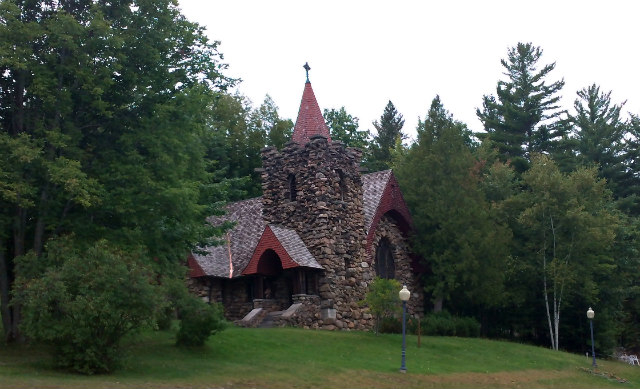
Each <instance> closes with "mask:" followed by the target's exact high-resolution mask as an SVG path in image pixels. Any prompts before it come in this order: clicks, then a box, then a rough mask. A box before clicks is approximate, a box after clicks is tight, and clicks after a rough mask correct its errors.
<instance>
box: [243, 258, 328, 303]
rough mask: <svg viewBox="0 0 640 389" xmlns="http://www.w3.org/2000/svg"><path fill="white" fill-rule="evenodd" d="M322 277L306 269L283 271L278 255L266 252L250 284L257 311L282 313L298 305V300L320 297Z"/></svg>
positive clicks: (251, 296) (301, 267)
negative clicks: (295, 298)
mask: <svg viewBox="0 0 640 389" xmlns="http://www.w3.org/2000/svg"><path fill="white" fill-rule="evenodd" d="M318 273H319V271H318V270H317V269H312V268H306V267H303V266H298V267H292V268H287V269H283V266H282V260H281V259H280V257H279V256H278V254H277V253H276V252H275V251H274V250H266V251H265V252H264V253H263V254H262V255H261V256H260V259H259V261H258V266H257V269H256V272H255V273H254V274H252V275H250V280H248V282H249V285H250V298H251V300H252V301H253V308H254V309H255V308H263V309H265V310H267V311H269V312H272V311H282V310H285V309H287V308H288V307H289V306H291V305H292V304H293V303H294V296H297V295H317V294H318Z"/></svg>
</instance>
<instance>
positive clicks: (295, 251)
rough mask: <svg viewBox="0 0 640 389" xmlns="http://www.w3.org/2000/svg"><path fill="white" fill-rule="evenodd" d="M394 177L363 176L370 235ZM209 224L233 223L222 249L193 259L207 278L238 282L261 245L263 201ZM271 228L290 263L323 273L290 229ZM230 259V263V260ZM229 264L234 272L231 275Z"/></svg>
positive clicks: (233, 206)
mask: <svg viewBox="0 0 640 389" xmlns="http://www.w3.org/2000/svg"><path fill="white" fill-rule="evenodd" d="M390 177H391V170H384V171H380V172H375V173H369V174H365V175H363V176H362V183H363V197H364V198H363V200H364V201H363V202H364V214H365V215H364V216H365V228H366V231H367V232H369V229H370V228H371V223H372V221H373V218H374V216H375V213H376V210H377V208H378V206H379V204H380V200H381V198H382V195H383V193H384V190H385V188H386V186H387V184H388V182H389V179H390ZM208 221H209V222H210V223H213V224H220V223H222V222H225V221H233V222H235V223H236V225H235V227H234V228H233V229H231V230H230V231H229V232H228V233H227V235H226V236H225V237H223V240H226V242H225V243H223V244H221V245H220V246H213V247H206V248H204V251H205V252H206V253H205V254H196V253H194V254H193V257H194V259H195V260H196V261H197V263H198V264H199V265H200V267H201V268H202V270H203V271H204V273H205V274H206V275H208V276H214V277H224V278H235V277H238V276H240V275H241V274H242V271H243V270H244V269H245V268H246V267H247V265H248V264H249V261H250V260H251V257H252V255H253V253H254V250H255V249H256V246H257V245H258V242H259V240H260V237H261V236H262V234H263V232H264V230H265V228H266V224H265V223H264V221H263V219H262V198H260V197H256V198H253V199H249V200H243V201H238V202H235V203H230V204H228V205H227V214H225V215H224V216H218V217H210V218H209V219H208ZM269 227H270V228H271V230H272V231H273V233H274V234H275V235H276V237H277V238H278V241H279V242H280V243H281V244H282V246H283V247H284V249H285V250H286V251H287V253H288V254H289V255H290V256H291V259H292V260H293V261H295V262H296V263H297V264H298V265H300V266H306V267H312V268H318V269H322V266H321V265H320V264H318V262H317V261H316V260H315V258H314V257H313V255H312V254H311V253H310V252H309V249H308V248H307V247H306V246H305V244H304V242H303V241H302V239H301V238H300V236H299V235H298V234H297V233H296V232H295V231H294V230H291V229H288V228H285V227H282V226H278V225H273V224H270V225H269ZM229 256H231V259H230V258H229ZM230 263H232V265H233V271H231V272H230Z"/></svg>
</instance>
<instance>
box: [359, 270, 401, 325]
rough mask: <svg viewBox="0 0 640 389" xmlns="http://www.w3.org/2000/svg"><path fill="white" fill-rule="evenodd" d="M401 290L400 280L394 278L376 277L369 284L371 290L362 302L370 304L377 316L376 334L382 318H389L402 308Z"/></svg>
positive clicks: (371, 309) (370, 308)
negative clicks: (399, 296) (399, 294)
mask: <svg viewBox="0 0 640 389" xmlns="http://www.w3.org/2000/svg"><path fill="white" fill-rule="evenodd" d="M399 291H400V282H399V281H397V280H393V279H386V278H380V277H376V278H375V279H374V280H373V282H371V283H370V284H369V291H368V292H367V294H366V295H365V299H364V300H363V301H361V304H366V305H368V306H369V310H370V311H371V313H372V314H373V315H374V316H375V318H376V328H375V331H376V335H377V334H378V331H379V330H380V327H381V325H382V322H383V320H382V319H385V318H389V317H391V316H393V315H394V314H396V313H397V312H398V311H399V310H400V299H399V298H398V292H399ZM382 332H384V331H382Z"/></svg>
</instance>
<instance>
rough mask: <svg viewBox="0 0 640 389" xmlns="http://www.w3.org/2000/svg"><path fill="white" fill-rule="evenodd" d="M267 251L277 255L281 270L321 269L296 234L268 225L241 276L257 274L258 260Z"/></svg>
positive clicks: (280, 227)
mask: <svg viewBox="0 0 640 389" xmlns="http://www.w3.org/2000/svg"><path fill="white" fill-rule="evenodd" d="M267 250H273V251H275V252H276V254H278V257H279V258H280V261H281V263H282V268H283V269H291V268H294V267H301V266H302V267H311V268H315V269H322V266H320V264H319V263H318V262H317V261H316V259H315V258H314V257H313V255H311V252H309V249H308V248H307V246H305V245H304V243H303V242H302V239H300V236H299V235H298V233H296V232H295V231H294V230H291V229H289V228H285V227H282V226H277V225H274V224H269V225H268V226H267V227H266V228H265V230H264V232H263V233H262V236H261V237H260V240H259V241H258V245H257V247H256V249H255V250H254V252H253V255H252V256H251V260H250V261H249V264H248V265H247V267H246V268H245V269H244V270H243V271H242V275H248V274H257V273H258V263H259V262H260V258H261V257H262V254H264V253H265V251H267Z"/></svg>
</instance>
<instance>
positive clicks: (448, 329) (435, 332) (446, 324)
mask: <svg viewBox="0 0 640 389" xmlns="http://www.w3.org/2000/svg"><path fill="white" fill-rule="evenodd" d="M421 327H422V333H423V334H425V335H432V336H459V337H465V338H475V337H478V336H480V323H478V321H477V320H476V319H474V318H472V317H458V316H452V315H451V314H450V313H449V312H447V311H441V312H436V313H432V314H429V315H426V316H425V317H424V318H423V319H422V321H421Z"/></svg>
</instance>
